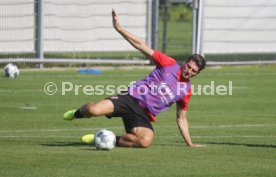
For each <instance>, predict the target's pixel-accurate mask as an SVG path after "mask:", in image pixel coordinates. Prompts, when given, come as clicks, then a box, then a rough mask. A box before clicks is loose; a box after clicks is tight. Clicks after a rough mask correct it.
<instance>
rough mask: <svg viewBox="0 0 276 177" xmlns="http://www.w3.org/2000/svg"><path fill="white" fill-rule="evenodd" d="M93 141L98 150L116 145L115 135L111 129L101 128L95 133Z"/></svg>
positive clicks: (109, 148)
mask: <svg viewBox="0 0 276 177" xmlns="http://www.w3.org/2000/svg"><path fill="white" fill-rule="evenodd" d="M94 142H95V147H96V148H97V149H99V150H111V149H113V148H114V147H115V145H116V136H115V134H114V133H113V132H112V131H110V130H107V129H102V130H100V131H98V132H97V133H96V134H95V141H94Z"/></svg>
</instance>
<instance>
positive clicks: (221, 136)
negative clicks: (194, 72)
mask: <svg viewBox="0 0 276 177" xmlns="http://www.w3.org/2000/svg"><path fill="white" fill-rule="evenodd" d="M80 137H81V136H29V135H26V136H25V135H22V136H21V135H16V136H13V135H7V136H0V138H2V139H5V138H8V139H9V138H39V139H42V138H63V139H65V138H68V139H76V138H78V139H79V138H80ZM156 137H157V138H161V139H171V138H176V137H181V136H180V135H174V136H156ZM192 138H193V139H202V138H215V139H225V138H276V135H267V136H263V135H237V136H235V135H234V136H232V135H206V136H192Z"/></svg>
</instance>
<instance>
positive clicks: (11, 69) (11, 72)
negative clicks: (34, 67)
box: [3, 63, 19, 78]
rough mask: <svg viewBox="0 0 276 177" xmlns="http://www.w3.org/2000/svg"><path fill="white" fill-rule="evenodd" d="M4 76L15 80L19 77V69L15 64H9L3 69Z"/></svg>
mask: <svg viewBox="0 0 276 177" xmlns="http://www.w3.org/2000/svg"><path fill="white" fill-rule="evenodd" d="M3 72H4V75H5V76H6V77H9V78H16V77H18V76H19V69H18V67H17V66H16V65H15V64H12V63H9V64H7V65H6V66H5V67H4V70H3Z"/></svg>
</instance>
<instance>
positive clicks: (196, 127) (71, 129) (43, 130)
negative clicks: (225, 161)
mask: <svg viewBox="0 0 276 177" xmlns="http://www.w3.org/2000/svg"><path fill="white" fill-rule="evenodd" d="M274 126H276V124H240V125H213V126H212V125H211V126H209V125H198V126H190V128H191V129H209V128H212V129H213V128H242V127H274ZM176 127H177V126H176V125H168V126H166V125H165V126H158V125H156V126H154V128H157V129H158V128H176ZM103 128H106V129H123V126H113V127H92V128H68V129H66V128H64V129H29V130H0V133H28V132H63V131H90V130H100V129H103Z"/></svg>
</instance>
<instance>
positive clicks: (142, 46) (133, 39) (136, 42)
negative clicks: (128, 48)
mask: <svg viewBox="0 0 276 177" xmlns="http://www.w3.org/2000/svg"><path fill="white" fill-rule="evenodd" d="M112 19H113V27H114V28H115V29H116V31H118V32H119V33H120V34H121V35H122V36H123V37H124V38H125V39H126V40H127V41H128V42H129V43H130V44H131V45H132V46H133V47H135V48H136V49H138V50H139V51H141V52H142V53H143V54H144V55H146V56H148V57H151V56H152V54H153V52H154V51H153V50H152V49H151V48H150V47H149V46H147V45H146V43H145V42H144V41H143V40H141V39H140V38H139V37H137V36H135V35H134V34H131V33H130V32H128V31H127V30H125V29H124V28H122V27H121V25H120V20H119V16H118V15H117V14H116V12H115V10H114V9H112Z"/></svg>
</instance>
